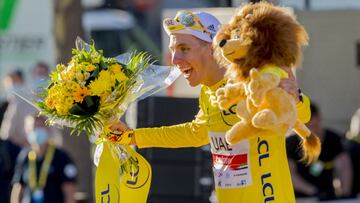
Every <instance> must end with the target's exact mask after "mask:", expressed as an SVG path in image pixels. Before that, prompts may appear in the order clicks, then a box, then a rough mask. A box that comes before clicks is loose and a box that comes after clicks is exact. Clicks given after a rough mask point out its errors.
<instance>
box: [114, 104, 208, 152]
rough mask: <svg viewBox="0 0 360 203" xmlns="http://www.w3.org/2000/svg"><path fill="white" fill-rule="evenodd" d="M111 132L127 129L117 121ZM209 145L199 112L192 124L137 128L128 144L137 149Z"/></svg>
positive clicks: (204, 119) (204, 124) (205, 126)
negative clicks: (133, 145)
mask: <svg viewBox="0 0 360 203" xmlns="http://www.w3.org/2000/svg"><path fill="white" fill-rule="evenodd" d="M111 129H112V130H113V131H118V132H124V131H127V130H128V129H129V128H128V126H127V125H126V124H125V123H123V122H121V121H119V122H117V123H115V124H113V125H112V126H111ZM208 143H209V139H208V135H207V125H206V118H205V116H204V114H203V112H202V111H201V110H200V111H199V112H198V114H197V115H196V117H195V119H194V120H193V121H192V122H188V123H183V124H179V125H172V126H163V127H157V128H138V129H135V130H134V135H133V136H132V139H131V141H130V143H124V144H135V145H137V146H138V147H139V148H147V147H164V148H179V147H198V146H203V145H206V144H208Z"/></svg>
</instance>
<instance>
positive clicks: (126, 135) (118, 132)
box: [109, 121, 136, 145]
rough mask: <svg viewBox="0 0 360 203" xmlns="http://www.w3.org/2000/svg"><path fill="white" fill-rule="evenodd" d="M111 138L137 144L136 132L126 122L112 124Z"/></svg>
mask: <svg viewBox="0 0 360 203" xmlns="http://www.w3.org/2000/svg"><path fill="white" fill-rule="evenodd" d="M110 129H111V131H112V132H111V133H110V135H112V136H110V138H109V139H110V140H112V141H113V142H116V143H119V144H125V145H135V144H136V142H135V133H134V131H133V130H132V129H130V128H129V127H128V126H127V125H126V124H125V123H124V122H122V121H118V122H116V123H113V124H112V125H111V126H110Z"/></svg>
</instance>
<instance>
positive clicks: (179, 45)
mask: <svg viewBox="0 0 360 203" xmlns="http://www.w3.org/2000/svg"><path fill="white" fill-rule="evenodd" d="M182 46H187V44H185V43H181V44H177V45H175V46H171V45H169V49H170V50H173V49H175V48H177V47H182Z"/></svg>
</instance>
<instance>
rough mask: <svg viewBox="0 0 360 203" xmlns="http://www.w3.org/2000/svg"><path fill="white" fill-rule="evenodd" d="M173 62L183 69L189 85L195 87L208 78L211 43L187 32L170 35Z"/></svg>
mask: <svg viewBox="0 0 360 203" xmlns="http://www.w3.org/2000/svg"><path fill="white" fill-rule="evenodd" d="M169 49H170V51H171V62H172V63H173V65H176V67H177V68H179V69H180V70H181V72H182V73H183V75H184V77H185V79H186V80H187V81H188V82H189V85H190V86H192V87H195V86H197V85H199V84H205V83H206V81H207V80H208V74H207V73H208V72H207V65H206V64H207V60H209V57H212V55H211V54H212V51H211V44H210V43H207V42H205V41H202V40H200V39H197V38H196V37H194V36H191V35H187V34H173V35H170V44H169Z"/></svg>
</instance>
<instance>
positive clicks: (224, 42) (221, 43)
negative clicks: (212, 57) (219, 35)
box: [219, 39, 227, 47]
mask: <svg viewBox="0 0 360 203" xmlns="http://www.w3.org/2000/svg"><path fill="white" fill-rule="evenodd" d="M226 42H227V40H226V39H223V40H221V42H220V43H219V46H220V47H223V46H224V45H225V44H226Z"/></svg>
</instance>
